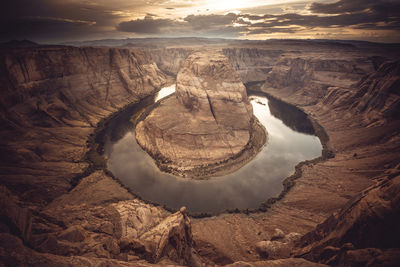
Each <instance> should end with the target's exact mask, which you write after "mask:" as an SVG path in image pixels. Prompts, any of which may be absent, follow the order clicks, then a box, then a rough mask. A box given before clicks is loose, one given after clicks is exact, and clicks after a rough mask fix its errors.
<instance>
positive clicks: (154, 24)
mask: <svg viewBox="0 0 400 267" xmlns="http://www.w3.org/2000/svg"><path fill="white" fill-rule="evenodd" d="M178 24H179V23H177V22H175V21H174V20H171V19H153V18H152V17H151V16H146V17H145V18H144V19H136V20H131V21H125V22H121V23H120V24H119V25H118V26H117V30H118V31H121V32H134V33H161V32H162V29H165V28H171V27H174V26H177V25H178Z"/></svg>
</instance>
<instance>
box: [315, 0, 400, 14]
mask: <svg viewBox="0 0 400 267" xmlns="http://www.w3.org/2000/svg"><path fill="white" fill-rule="evenodd" d="M310 10H311V11H312V12H313V13H324V14H343V13H357V12H362V11H369V12H374V13H381V14H382V15H384V14H386V15H390V14H394V13H395V14H397V15H398V14H399V13H400V2H399V1H396V0H395V1H393V0H352V1H348V0H340V1H338V2H334V3H330V4H323V3H312V4H311V6H310Z"/></svg>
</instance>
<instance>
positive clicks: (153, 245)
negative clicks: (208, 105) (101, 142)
mask: <svg viewBox="0 0 400 267" xmlns="http://www.w3.org/2000/svg"><path fill="white" fill-rule="evenodd" d="M92 45H93V46H95V45H96V44H95V43H93V44H92ZM99 45H101V42H100V43H99ZM201 45H206V46H208V49H211V50H213V49H216V50H221V51H222V53H223V54H224V55H225V56H226V57H227V58H228V60H229V61H230V63H231V64H232V66H233V68H234V69H235V70H236V71H237V73H238V74H239V76H240V78H241V80H242V81H243V82H245V83H247V86H249V87H251V88H252V89H255V90H261V91H263V92H266V93H267V94H269V95H270V96H272V97H275V98H279V99H281V100H283V101H285V102H287V103H290V104H292V105H295V106H297V107H299V108H301V109H302V110H303V111H304V112H306V113H307V114H308V115H309V116H310V117H311V118H312V119H313V121H314V122H317V123H318V124H319V125H321V126H322V127H323V129H324V130H325V132H326V135H322V134H321V135H320V136H321V137H322V139H323V140H322V141H323V143H324V144H325V153H324V155H323V157H322V158H320V159H319V160H316V161H312V162H308V163H305V164H302V165H301V166H299V167H298V168H297V172H298V173H299V174H300V175H299V177H298V178H297V179H296V180H295V181H291V186H290V189H289V190H287V192H286V193H285V194H282V195H281V196H280V197H279V198H277V199H273V200H270V201H267V202H266V203H265V204H264V205H263V207H262V208H261V209H260V210H258V211H257V212H238V213H225V214H220V215H218V216H212V217H207V218H190V216H189V215H188V214H187V212H186V210H185V209H184V208H182V209H181V210H180V211H177V212H175V213H172V212H169V211H166V210H165V209H163V208H162V207H160V206H154V205H151V204H146V203H145V202H144V201H143V200H140V199H138V198H136V197H135V196H133V195H132V194H131V193H129V192H128V191H127V190H126V189H125V188H124V187H123V186H122V185H121V184H120V183H118V182H117V181H116V180H115V179H113V178H112V175H111V174H110V173H109V172H108V171H107V170H106V169H105V167H104V166H105V165H104V159H103V157H102V156H101V153H100V154H99V152H101V151H98V150H99V149H98V147H97V145H96V142H94V138H95V136H96V133H97V130H96V129H99V128H101V127H103V126H104V124H105V123H106V122H107V119H108V118H110V116H112V115H113V114H115V113H116V112H118V111H119V110H121V109H123V108H124V107H126V106H127V105H135V103H138V102H139V101H140V100H141V99H143V98H144V97H146V96H148V95H151V94H153V93H154V92H155V91H156V90H157V89H158V88H160V87H162V85H163V84H165V83H166V82H167V80H168V79H169V78H168V76H171V75H176V74H177V73H178V72H179V70H180V69H181V68H182V66H183V65H182V64H183V62H184V61H185V59H186V58H187V56H188V55H189V54H192V52H193V50H195V49H197V47H195V45H193V43H191V44H190V45H185V43H184V42H183V41H179V40H178V41H176V42H175V43H173V44H168V42H164V43H158V44H157V46H155V47H154V48H149V47H151V46H150V43H148V44H144V45H143V48H140V46H137V47H136V48H134V49H132V48H130V47H126V48H121V47H120V48H105V47H80V48H78V47H69V46H38V45H33V44H32V45H30V46H24V47H17V45H15V47H3V48H0V58H1V61H0V64H1V65H0V84H1V85H0V90H1V98H0V125H1V128H0V135H1V138H0V150H1V153H0V155H1V161H0V170H1V174H0V182H1V186H0V206H1V209H0V213H1V214H0V215H1V217H0V218H1V221H0V262H1V265H2V266H152V265H164V266H165V265H171V266H178V265H180V266H182V265H184V266H201V265H205V264H208V265H228V266H326V265H325V264H328V265H332V266H398V263H399V262H400V248H399V244H400V233H399V227H398V225H400V216H399V214H400V156H399V155H400V154H399V151H400V120H399V115H398V114H399V111H400V61H399V58H400V56H399V54H398V51H400V50H399V47H398V46H396V45H384V44H371V43H349V42H346V43H338V42H328V41H284V40H282V41H267V42H250V41H235V42H231V41H229V40H227V41H221V40H220V41H218V42H210V43H206V44H201ZM255 82H259V83H258V84H256V83H255ZM267 130H268V129H267Z"/></svg>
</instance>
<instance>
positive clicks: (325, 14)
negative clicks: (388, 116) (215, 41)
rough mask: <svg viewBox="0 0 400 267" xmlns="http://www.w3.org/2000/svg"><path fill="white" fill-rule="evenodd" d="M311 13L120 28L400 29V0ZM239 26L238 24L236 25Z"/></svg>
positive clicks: (199, 18) (235, 31)
mask: <svg viewBox="0 0 400 267" xmlns="http://www.w3.org/2000/svg"><path fill="white" fill-rule="evenodd" d="M309 10H310V11H311V12H312V14H310V15H302V14H296V13H288V14H279V15H273V14H265V15H254V14H234V13H229V14H226V15H215V14H211V15H189V16H186V17H185V18H183V20H180V21H178V20H171V19H151V18H147V17H146V18H145V19H137V20H133V21H129V22H122V23H121V24H119V26H118V27H117V29H118V30H120V31H128V32H136V33H160V32H162V31H161V29H163V31H167V32H173V31H174V28H175V30H177V29H179V30H180V31H183V32H187V33H192V34H199V33H202V34H209V33H213V34H216V33H218V32H224V31H226V32H225V35H231V36H237V35H240V34H248V35H251V34H268V33H296V32H299V31H304V30H312V29H315V28H330V29H335V28H337V29H340V28H344V27H351V28H354V29H365V30H383V29H391V30H397V31H399V30H400V18H399V17H400V16H399V12H400V3H397V2H395V1H383V0H378V1H376V0H375V1H371V0H355V1H345V0H340V1H337V2H334V3H329V4H322V3H312V4H311V5H310V7H309ZM234 26H235V27H234Z"/></svg>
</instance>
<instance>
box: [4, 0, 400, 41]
mask: <svg viewBox="0 0 400 267" xmlns="http://www.w3.org/2000/svg"><path fill="white" fill-rule="evenodd" d="M327 2H328V1H327V0H315V1H314V2H313V3H311V4H309V2H307V1H306V0H304V1H294V2H293V3H289V2H286V3H285V4H284V5H282V4H274V5H266V4H265V2H263V1H260V3H262V5H260V6H257V7H255V6H252V7H251V8H242V9H240V11H241V13H228V14H222V13H219V14H212V11H209V10H207V11H205V9H204V8H203V9H202V10H200V9H199V8H198V6H196V5H197V4H196V2H195V1H186V0H168V1H167V0H137V1H130V0H115V1H112V3H111V2H110V1H108V0H88V1H77V0H69V1H65V0H13V1H1V2H0V34H1V36H0V40H1V41H3V40H7V39H11V38H18V39H21V38H29V39H32V40H35V41H41V40H57V41H65V40H68V39H93V38H118V37H127V36H171V37H174V36H204V37H226V38H236V37H246V36H252V35H253V36H254V35H262V34H264V35H265V36H263V37H266V36H267V35H268V34H272V35H273V34H277V33H282V35H283V36H284V34H287V35H286V36H288V37H290V38H295V37H296V34H299V35H301V34H304V33H305V32H307V33H308V34H309V35H312V34H313V32H315V33H321V32H323V31H325V32H329V34H332V36H333V35H334V33H335V32H337V33H340V32H343V31H345V30H347V31H353V30H357V31H359V32H363V33H366V32H372V31H373V32H374V34H376V35H379V32H385V34H386V35H387V34H388V32H390V33H393V35H394V36H395V35H397V36H398V35H399V33H398V32H399V31H400V1H398V0H351V1H349V0H337V1H336V2H333V3H332V2H331V1H329V2H328V3H327ZM197 9H199V10H200V11H199V12H197ZM169 11H171V12H169ZM210 13H211V14H210ZM138 16H144V17H141V18H137V17H138ZM132 18H134V19H132ZM125 34H126V35H125ZM398 39H399V41H400V36H399V37H398Z"/></svg>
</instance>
